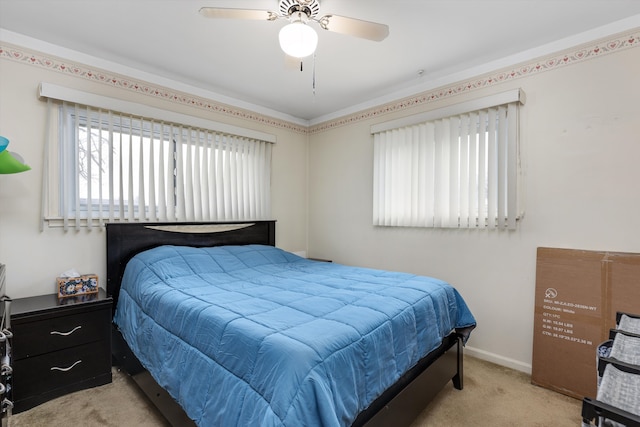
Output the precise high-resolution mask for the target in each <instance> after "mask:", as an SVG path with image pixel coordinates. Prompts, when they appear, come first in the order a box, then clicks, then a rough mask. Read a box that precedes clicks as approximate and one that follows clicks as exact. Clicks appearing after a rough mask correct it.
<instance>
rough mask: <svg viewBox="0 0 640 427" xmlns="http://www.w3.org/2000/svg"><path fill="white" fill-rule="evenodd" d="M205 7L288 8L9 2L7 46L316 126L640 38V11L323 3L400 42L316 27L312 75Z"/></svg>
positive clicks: (521, 4)
mask: <svg viewBox="0 0 640 427" xmlns="http://www.w3.org/2000/svg"><path fill="white" fill-rule="evenodd" d="M203 6H213V7H233V8H246V9H262V10H273V11H277V9H278V1H277V0H262V1H260V0H253V1H250V0H226V1H222V0H220V1H214V0H210V1H199V0H198V1H196V0H55V1H53V0H0V41H4V42H9V43H11V42H14V43H16V42H19V43H20V44H21V45H22V46H25V45H26V44H31V45H32V46H25V47H36V48H37V47H40V48H43V47H46V48H47V49H48V53H49V54H53V55H56V56H62V57H66V58H65V59H68V60H73V59H76V60H79V59H81V60H82V61H83V62H84V63H87V65H93V66H100V67H101V68H106V67H108V68H109V71H115V72H117V71H118V70H121V71H123V72H126V73H127V75H128V76H130V77H138V76H139V77H146V78H147V79H149V78H151V79H155V80H156V83H157V82H160V83H164V85H165V86H167V85H169V86H171V85H173V86H174V87H173V88H174V89H183V90H186V91H189V92H192V93H193V94H197V95H201V96H206V97H210V98H212V99H214V100H217V101H220V102H226V103H229V104H232V105H235V106H239V107H243V106H244V107H248V108H251V109H254V110H255V111H257V112H266V113H267V114H272V115H274V116H275V117H282V118H287V119H293V120H294V121H297V122H300V123H306V124H313V123H314V122H316V123H317V122H319V121H322V120H324V119H327V118H331V117H332V116H335V115H336V114H339V113H342V112H347V111H349V110H350V109H354V108H357V107H361V106H363V105H367V104H371V103H375V102H379V101H381V100H389V99H394V97H396V98H397V97H399V96H403V95H404V96H406V95H409V94H413V93H417V92H420V91H422V90H426V89H425V88H432V87H435V86H436V85H439V84H442V82H445V81H446V80H447V79H452V78H454V77H456V76H460V75H462V74H464V73H471V72H474V73H476V74H477V73H479V72H481V71H485V72H486V71H491V69H489V68H491V67H494V68H497V67H502V66H506V65H511V64H514V63H516V62H521V61H524V60H529V59H531V57H532V55H533V57H536V56H540V55H543V54H548V53H553V50H554V49H555V50H558V49H562V48H568V47H573V46H575V45H577V44H580V43H584V42H589V41H592V40H594V39H597V38H599V37H605V36H608V35H611V34H614V33H617V32H622V31H625V30H629V29H632V28H635V27H640V1H639V0H393V1H392V0H386V1H384V0H320V13H319V15H320V16H322V15H326V14H336V15H342V16H348V17H353V18H359V19H364V20H368V21H374V22H380V23H385V24H387V25H388V26H389V37H387V38H386V39H385V40H384V41H382V42H373V41H369V40H364V39H358V38H355V37H350V36H346V35H341V34H335V33H331V32H328V31H324V30H321V29H320V28H318V27H317V26H316V29H317V30H318V33H319V43H318V49H317V51H316V58H315V67H314V60H313V59H312V58H309V59H305V60H304V64H303V71H302V72H301V71H300V70H299V64H298V66H297V67H292V66H291V64H290V63H288V62H287V61H286V60H285V55H284V54H283V53H282V52H281V51H280V48H279V45H278V31H279V29H280V28H281V27H282V26H284V25H285V24H286V21H285V20H277V21H274V22H268V21H264V22H262V21H240V20H213V19H207V18H204V17H202V16H201V15H200V14H198V10H199V9H200V7H203ZM313 25H315V24H313ZM87 55H89V56H87ZM74 56H75V58H73V57H74ZM314 68H315V93H314V90H313V80H314ZM420 70H422V72H421V71H420ZM135 74H138V75H137V76H136V75H135ZM0 77H1V76H0ZM176 86H179V87H176Z"/></svg>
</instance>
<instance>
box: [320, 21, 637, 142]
mask: <svg viewBox="0 0 640 427" xmlns="http://www.w3.org/2000/svg"><path fill="white" fill-rule="evenodd" d="M637 46H640V30H638V29H636V30H633V31H632V32H630V33H622V34H620V35H618V36H616V37H615V38H612V39H609V40H600V41H599V42H597V43H596V42H594V44H589V45H582V46H581V47H574V48H572V49H570V50H565V51H563V52H561V53H557V54H555V55H550V56H547V57H543V58H536V59H535V62H528V63H521V64H520V65H516V66H514V67H513V68H511V69H503V70H499V71H495V72H492V73H489V74H486V75H483V76H476V77H474V78H473V79H469V80H466V81H462V82H458V83H456V84H455V85H453V86H446V87H442V88H438V89H435V90H433V91H428V92H422V93H419V94H416V95H414V96H411V97H408V98H404V99H401V100H398V101H395V102H392V103H387V104H384V105H381V106H378V107H374V108H371V109H367V110H363V111H360V112H358V113H354V114H351V115H346V116H343V117H340V118H338V119H335V120H331V121H327V122H324V123H320V124H317V125H315V126H311V127H310V128H309V133H319V132H323V131H326V130H329V129H333V128H337V127H340V126H344V125H348V124H350V123H354V122H358V121H361V120H367V119H371V118H375V117H379V116H382V115H385V114H389V113H394V112H398V111H403V110H406V109H408V108H413V107H416V106H419V105H424V104H428V103H430V102H435V101H438V100H441V99H445V98H449V97H451V96H455V95H460V94H463V93H469V92H473V91H474V90H478V89H484V88H487V87H490V86H493V85H496V84H500V83H504V82H505V81H509V80H517V79H519V78H523V77H528V76H530V75H533V74H537V73H541V72H544V71H549V70H554V69H557V68H560V67H565V66H567V65H571V64H575V63H578V62H582V61H586V60H588V59H591V58H594V57H600V56H603V55H606V54H609V53H613V52H617V51H620V50H625V49H629V48H633V47H637Z"/></svg>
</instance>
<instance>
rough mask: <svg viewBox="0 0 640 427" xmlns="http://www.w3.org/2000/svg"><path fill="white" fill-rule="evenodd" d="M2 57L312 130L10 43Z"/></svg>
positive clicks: (216, 110) (272, 123)
mask: <svg viewBox="0 0 640 427" xmlns="http://www.w3.org/2000/svg"><path fill="white" fill-rule="evenodd" d="M0 58H6V59H10V60H12V61H16V62H20V63H23V64H29V65H33V66H36V67H41V68H46V69H47V70H51V71H57V72H60V73H63V74H68V75H72V76H74V77H78V78H83V79H87V80H91V81H93V82H98V83H103V84H106V85H109V86H113V87H117V88H118V89H125V90H130V91H132V92H137V93H141V94H144V95H148V96H152V97H155V98H159V99H162V100H164V101H170V102H175V103H178V104H182V105H188V106H191V107H196V108H200V109H203V110H207V111H210V112H214V113H220V114H223V115H226V116H230V117H236V118H241V119H245V120H249V121H253V122H256V123H260V124H264V125H269V126H273V127H276V128H282V129H287V130H291V131H295V132H300V133H307V132H308V128H307V127H306V126H303V125H299V124H296V123H291V122H288V121H285V120H279V119H275V118H273V117H269V116H266V115H262V114H258V113H255V112H253V111H249V110H245V109H242V108H238V107H233V106H230V105H226V104H223V103H219V102H215V101H212V100H211V99H208V98H203V97H199V96H196V95H192V94H188V93H184V92H180V91H175V90H172V89H168V88H166V87H164V86H159V85H153V84H151V83H148V82H145V81H143V80H137V79H133V78H131V77H127V76H123V75H119V74H116V73H112V72H109V71H105V70H101V69H98V68H93V67H89V66H87V65H84V64H78V63H74V62H71V61H66V60H64V59H61V58H58V57H55V56H51V55H46V54H44V53H41V52H36V51H32V50H29V49H25V48H23V47H20V46H15V45H11V44H8V43H5V44H1V43H0Z"/></svg>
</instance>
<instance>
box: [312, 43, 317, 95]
mask: <svg viewBox="0 0 640 427" xmlns="http://www.w3.org/2000/svg"><path fill="white" fill-rule="evenodd" d="M312 74H313V76H312V87H313V97H314V98H315V96H316V54H315V52H314V53H313V72H312Z"/></svg>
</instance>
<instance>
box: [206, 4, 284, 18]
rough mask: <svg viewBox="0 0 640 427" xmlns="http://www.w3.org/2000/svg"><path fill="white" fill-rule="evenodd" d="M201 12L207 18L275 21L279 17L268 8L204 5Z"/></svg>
mask: <svg viewBox="0 0 640 427" xmlns="http://www.w3.org/2000/svg"><path fill="white" fill-rule="evenodd" d="M199 12H200V15H202V16H204V17H206V18H222V19H253V20H258V21H273V20H274V19H276V18H277V15H276V14H275V13H274V12H270V11H268V10H255V9H232V8H223V7H203V8H200V10H199Z"/></svg>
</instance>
